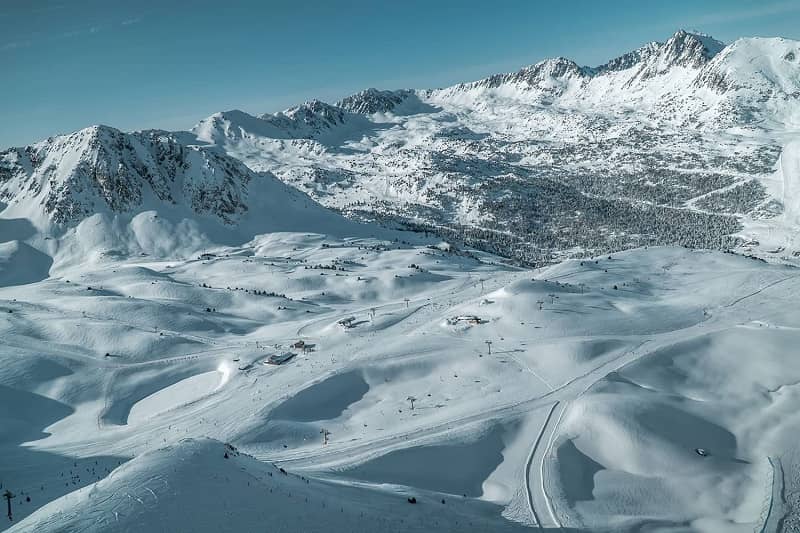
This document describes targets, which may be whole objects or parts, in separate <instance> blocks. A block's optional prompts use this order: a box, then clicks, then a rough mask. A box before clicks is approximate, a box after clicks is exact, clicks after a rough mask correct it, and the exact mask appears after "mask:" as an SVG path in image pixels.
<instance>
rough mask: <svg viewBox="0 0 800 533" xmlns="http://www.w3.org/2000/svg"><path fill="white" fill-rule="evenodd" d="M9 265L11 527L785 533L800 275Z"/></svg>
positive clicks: (304, 250)
mask: <svg viewBox="0 0 800 533" xmlns="http://www.w3.org/2000/svg"><path fill="white" fill-rule="evenodd" d="M3 250H4V253H5V256H4V259H5V261H4V263H3V269H2V271H0V280H2V285H3V286H2V288H0V311H1V312H0V336H1V337H2V343H0V394H2V402H0V405H1V406H2V407H0V409H2V411H0V413H1V414H2V416H0V418H2V421H3V425H2V433H1V434H0V435H2V438H1V440H0V453H2V457H3V461H2V462H1V463H0V465H1V466H0V478H2V483H3V487H2V488H3V490H6V489H9V490H10V491H11V492H12V493H13V494H15V496H16V497H15V498H13V499H12V507H13V518H14V520H13V522H12V521H8V520H3V521H0V524H2V525H3V527H4V528H5V527H9V526H10V527H11V529H10V530H9V531H15V532H21V531H48V532H49V531H65V532H66V531H267V530H268V531H481V532H485V531H527V530H530V529H531V528H533V529H536V528H540V529H553V530H563V531H642V530H647V531H708V532H711V531H742V532H744V531H747V532H750V531H776V530H778V529H780V528H782V530H783V531H792V530H794V529H793V528H795V527H797V524H798V522H797V516H798V515H797V512H798V509H797V505H798V499H799V498H800V497H799V496H798V494H800V492H798V490H800V476H798V475H797V472H798V462H797V461H798V448H797V446H798V441H797V438H796V437H797V435H798V415H797V405H800V404H799V403H798V401H800V388H798V386H797V384H798V383H800V360H798V358H797V352H796V347H797V346H798V342H799V341H800V316H799V315H798V313H797V312H796V305H797V304H796V302H797V298H798V295H800V271H798V270H797V269H796V268H793V267H789V266H781V265H770V264H767V263H765V262H763V261H760V260H754V259H750V258H746V257H742V256H738V255H734V254H725V253H720V252H710V251H692V250H687V249H683V248H649V249H637V250H631V251H627V252H622V253H616V254H612V255H608V256H603V257H597V258H593V259H584V260H571V261H566V262H564V263H562V264H558V265H556V266H552V267H548V268H544V269H540V270H535V271H534V270H525V269H520V268H516V267H513V266H509V265H507V264H505V263H504V262H503V261H502V260H501V259H500V258H497V257H495V256H491V255H487V254H481V253H478V252H470V251H468V250H457V249H455V248H453V247H450V246H445V245H437V243H436V242H435V241H430V242H429V243H427V244H425V243H417V244H408V243H404V242H403V241H401V240H395V239H388V240H386V239H380V238H375V239H372V238H357V239H346V238H338V237H337V238H334V237H330V236H326V235H323V234H319V233H270V234H264V235H259V236H257V237H256V238H254V239H253V240H252V241H250V242H248V243H247V244H244V245H241V246H219V247H217V248H209V249H207V250H206V251H205V253H204V254H202V255H201V254H197V255H196V256H193V257H183V258H174V259H172V258H168V257H166V258H165V257H158V258H157V257H153V256H149V255H142V254H137V255H131V256H125V257H120V256H117V255H114V254H105V255H102V256H101V257H96V258H95V259H94V260H92V261H87V262H85V263H84V264H83V265H80V262H79V261H72V260H63V257H62V260H63V264H64V265H66V266H64V267H60V266H59V264H58V263H57V264H56V265H55V266H53V267H52V273H51V275H48V274H47V268H46V267H45V268H43V269H39V270H40V272H39V274H38V276H39V278H40V279H39V280H38V281H34V280H32V279H31V278H32V276H36V275H37V266H36V264H35V261H31V260H30V258H29V257H27V255H29V254H30V253H32V252H25V247H24V246H19V245H16V246H12V245H10V244H9V245H4V247H3ZM17 254H22V255H23V257H22V258H19V257H17ZM23 260H24V262H23ZM343 319H345V320H343ZM298 341H303V344H304V346H303V347H302V348H301V347H298V346H299V345H297V343H298ZM294 345H297V346H294ZM293 346H294V347H293ZM290 351H291V352H294V353H295V354H296V355H295V356H294V357H293V358H291V359H289V360H288V361H286V362H284V363H283V364H278V365H270V364H265V362H266V360H267V359H268V358H269V356H270V355H273V354H280V353H284V352H290ZM490 352H491V353H490ZM412 399H413V400H412ZM412 404H413V408H412ZM411 501H414V502H415V503H411ZM3 503H5V502H3Z"/></svg>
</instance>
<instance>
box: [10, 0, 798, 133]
mask: <svg viewBox="0 0 800 533" xmlns="http://www.w3.org/2000/svg"><path fill="white" fill-rule="evenodd" d="M679 28H686V29H697V30H700V31H704V32H706V33H709V34H711V35H713V36H715V37H717V38H718V39H721V40H723V41H726V42H727V41H731V40H733V39H735V38H737V37H740V36H753V35H759V36H782V37H788V38H794V39H800V1H797V0H794V1H781V0H761V1H749V0H703V1H697V0H671V1H669V2H649V1H647V2H646V1H642V0H632V1H628V0H617V1H615V0H608V1H592V0H560V1H535V0H519V1H513V2H512V1H505V0H477V1H473V0H453V1H450V0H448V1H436V0H424V1H418V0H373V1H362V0H349V1H337V0H319V1H312V0H306V1H304V0H293V1H282V0H260V1H243V0H226V1H225V2H220V1H219V0H214V1H207V0H194V1H182V0H159V1H154V0H127V1H118V0H60V1H58V0H56V1H42V0H0V64H1V65H2V71H1V72H2V73H3V75H2V78H0V80H1V82H0V147H6V146H17V145H22V144H25V143H29V142H32V141H35V140H38V139H41V138H44V137H47V136H49V135H53V134H57V133H63V132H68V131H72V130H75V129H79V128H82V127H85V126H88V125H91V124H97V123H103V124H109V125H112V126H115V127H118V128H121V129H126V130H130V129H141V128H151V127H160V128H165V129H186V128H189V127H191V126H192V125H193V124H194V123H195V122H197V121H198V120H199V119H201V118H203V117H205V116H207V115H210V114H211V113H213V112H215V111H221V110H227V109H234V108H238V109H243V110H245V111H248V112H252V113H263V112H267V111H278V110H281V109H283V108H285V107H288V106H290V105H293V104H296V103H300V102H302V101H304V100H307V99H310V98H319V99H322V100H327V101H333V100H336V99H337V98H339V97H341V96H344V95H346V94H349V93H351V92H354V91H357V90H360V89H362V88H366V87H378V88H387V89H390V88H405V87H414V88H419V87H439V86H445V85H448V84H452V83H455V82H459V81H467V80H472V79H477V78H480V77H483V76H486V75H489V74H492V73H495V72H504V71H510V70H514V69H517V68H518V67H520V66H522V65H526V64H530V63H534V62H536V61H538V60H541V59H544V58H546V57H552V56H557V55H562V56H566V57H570V58H572V59H575V60H576V61H578V62H579V63H581V64H588V65H595V64H599V63H602V62H604V61H606V60H607V59H610V58H611V57H614V56H616V55H619V54H620V53H623V52H625V51H628V50H630V49H633V48H635V47H637V46H639V45H641V44H643V43H645V42H647V41H652V40H665V39H667V38H668V37H669V36H670V35H671V34H672V33H673V32H674V31H675V30H677V29H679Z"/></svg>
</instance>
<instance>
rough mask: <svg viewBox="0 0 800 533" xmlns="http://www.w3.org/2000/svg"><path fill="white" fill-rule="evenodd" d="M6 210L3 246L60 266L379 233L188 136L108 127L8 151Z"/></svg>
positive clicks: (3, 175) (1, 183)
mask: <svg viewBox="0 0 800 533" xmlns="http://www.w3.org/2000/svg"><path fill="white" fill-rule="evenodd" d="M0 207H1V208H2V209H0V212H1V213H2V218H0V229H3V235H2V239H0V240H2V241H9V242H16V241H25V242H24V243H21V244H15V245H14V246H16V247H19V246H22V249H27V248H26V247H27V246H34V248H36V249H38V250H40V251H44V252H45V253H46V254H48V255H50V256H52V257H54V258H56V262H57V263H58V262H62V261H66V262H68V263H70V262H74V261H76V260H78V261H80V260H84V259H85V258H86V257H94V256H97V255H98V254H101V255H107V254H109V253H112V254H118V253H131V254H137V253H146V254H153V255H158V256H165V255H170V254H175V253H181V254H184V255H191V254H193V253H195V252H196V251H197V250H199V249H204V248H206V247H208V246H213V245H214V244H217V245H220V244H233V243H243V242H247V241H249V240H250V239H252V238H253V237H254V236H255V235H258V234H261V233H266V232H274V231H313V232H321V233H329V234H338V235H343V234H344V235H364V234H368V233H370V234H375V233H376V229H375V228H366V227H360V226H359V225H358V224H355V223H353V222H350V221H348V220H346V219H344V218H343V217H342V216H341V215H338V214H335V213H332V212H330V211H329V210H327V209H325V208H323V207H322V206H320V205H319V204H317V203H316V202H314V201H313V200H311V199H310V198H308V196H306V195H305V194H303V193H301V192H299V191H297V190H295V189H294V188H292V187H290V186H288V185H286V184H284V183H283V182H281V181H280V180H278V179H277V178H276V177H275V176H274V175H272V174H271V173H269V172H261V173H256V172H254V171H253V170H251V169H249V168H248V167H247V166H246V165H244V164H243V163H242V162H240V161H239V160H237V159H235V158H233V157H230V156H228V155H227V154H225V153H224V152H222V151H221V150H219V149H218V148H216V147H214V146H208V145H203V144H202V143H198V142H197V140H196V139H195V138H194V136H191V135H189V134H186V133H169V132H165V131H158V130H148V131H141V132H133V133H123V132H121V131H119V130H116V129H114V128H111V127H108V126H94V127H90V128H86V129H83V130H80V131H77V132H75V133H71V134H68V135H61V136H57V137H52V138H49V139H47V140H45V141H42V142H40V143H37V144H35V145H32V146H27V147H25V148H12V149H10V150H6V151H4V152H0ZM15 249H16V248H15ZM15 253H16V252H15Z"/></svg>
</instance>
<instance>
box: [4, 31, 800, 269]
mask: <svg viewBox="0 0 800 533" xmlns="http://www.w3.org/2000/svg"><path fill="white" fill-rule="evenodd" d="M798 58H800V45H799V44H798V42H796V41H791V40H786V39H779V38H774V39H767V38H747V39H739V40H737V41H735V42H733V43H731V44H729V45H725V44H723V43H721V42H719V41H717V40H715V39H713V38H711V37H709V36H707V35H702V34H695V33H689V32H685V31H679V32H677V33H675V34H674V35H673V36H672V37H671V38H670V39H668V40H667V41H666V42H663V43H659V42H652V43H649V44H646V45H644V46H642V47H641V48H639V49H637V50H634V51H632V52H629V53H627V54H624V55H622V56H620V57H618V58H615V59H612V60H610V61H608V62H607V63H605V64H603V65H600V66H597V67H586V66H580V65H578V64H577V63H575V62H574V61H571V60H569V59H565V58H556V59H549V60H546V61H541V62H539V63H536V64H535V65H531V66H529V67H525V68H523V69H521V70H519V71H517V72H514V73H509V74H498V75H494V76H490V77H488V78H485V79H483V80H479V81H475V82H470V83H462V84H459V85H455V86H452V87H447V88H442V89H432V90H396V91H388V90H377V89H367V90H365V91H362V92H359V93H357V94H354V95H352V96H348V97H346V98H343V99H342V100H340V101H339V102H337V103H336V104H327V103H324V102H320V101H318V100H312V101H309V102H306V103H304V104H301V105H299V106H296V107H292V108H290V109H287V110H285V111H282V112H279V113H274V114H263V115H258V116H254V115H250V114H248V113H245V112H243V111H237V110H234V111H226V112H221V113H216V114H214V115H212V116H210V117H208V118H206V119H204V120H202V121H200V123H198V124H197V125H196V126H195V127H194V128H193V130H192V132H191V133H189V132H178V133H169V132H162V131H145V132H139V133H131V134H126V133H121V132H118V131H116V130H113V129H110V128H100V129H97V128H95V129H90V130H83V131H81V132H78V133H75V134H71V135H67V136H62V137H56V138H53V139H49V140H48V141H44V142H42V143H39V144H37V145H34V146H31V147H27V148H21V149H13V150H10V151H7V152H5V153H3V154H2V155H0V182H1V184H0V194H2V198H4V200H3V201H6V202H9V203H12V204H13V203H14V201H16V199H17V198H18V196H19V195H20V194H22V195H31V194H35V195H36V197H37V198H41V205H42V206H43V208H44V209H45V210H46V211H47V212H48V213H50V216H52V217H53V218H54V219H55V220H56V221H58V222H61V223H68V222H69V221H70V220H75V219H79V218H80V217H84V216H87V215H88V214H89V213H91V212H93V210H96V209H100V208H101V207H102V208H108V209H111V210H112V211H124V210H126V209H130V208H131V206H135V205H138V204H140V203H141V202H142V201H143V198H145V197H148V195H150V196H154V197H156V198H157V199H158V200H159V201H163V202H167V203H172V202H175V203H178V204H184V203H185V205H188V206H190V207H191V209H192V210H193V211H194V212H196V213H201V214H211V216H214V217H217V218H218V219H219V220H220V221H221V222H222V223H224V224H226V225H232V226H233V225H237V224H239V223H240V220H241V219H242V217H243V216H244V214H245V213H247V212H248V210H252V206H251V203H252V201H253V198H254V195H253V194H252V193H251V192H250V189H251V188H252V184H253V183H255V181H254V180H257V179H259V178H260V177H263V176H268V177H269V178H270V179H272V178H273V177H277V178H279V179H280V180H282V181H283V182H285V183H287V184H289V185H292V186H293V187H295V188H297V189H299V190H300V191H302V192H304V193H306V194H308V195H309V196H310V197H311V198H313V199H314V200H316V201H318V202H319V203H321V204H322V205H323V206H325V207H328V208H331V209H333V210H337V211H339V212H341V213H343V214H345V215H347V216H349V217H352V218H356V219H358V220H361V221H371V222H375V221H378V222H384V223H389V224H392V225H395V226H397V225H399V226H402V227H405V228H409V229H413V230H424V231H429V232H434V233H437V234H439V235H441V236H443V237H445V238H447V239H451V240H455V241H461V242H464V243H467V244H469V245H471V246H476V247H478V248H482V249H485V250H489V251H492V252H495V253H499V254H501V255H505V256H508V257H512V258H515V259H517V260H519V261H522V262H525V263H529V264H539V263H544V262H550V261H555V260H559V259H562V258H564V257H569V256H583V255H596V254H599V253H605V252H608V251H615V250H621V249H626V248H631V247H637V246H643V245H656V244H663V245H683V246H690V247H698V248H714V249H730V248H737V247H738V248H740V249H745V250H747V251H753V252H754V253H756V252H758V246H759V244H758V242H759V241H761V240H762V238H763V237H764V235H765V233H764V232H765V231H766V232H767V233H769V231H772V230H775V228H778V227H780V225H781V221H782V220H788V219H790V218H791V219H794V218H793V217H795V214H794V212H795V211H796V210H797V209H796V207H795V205H796V204H800V203H799V202H794V201H793V200H791V199H792V198H795V197H800V196H798V195H796V194H795V192H794V187H795V186H794V185H792V184H793V183H794V182H795V181H796V180H792V179H790V177H791V176H788V175H786V172H785V171H786V169H788V168H790V166H791V165H781V164H780V158H781V157H782V154H783V155H784V156H787V154H789V155H790V154H791V153H792V152H793V151H794V148H791V147H788V145H787V142H788V141H787V140H788V139H789V137H788V136H787V132H790V131H796V129H797V128H798V127H800V59H798ZM75 146H80V147H82V148H81V149H80V150H79V151H80V153H81V154H82V155H80V157H77V159H76V157H75V156H74V155H71V154H73V153H74V152H75V150H76V148H75ZM74 161H78V162H77V164H74V165H73V162H74ZM64 165H72V166H70V169H71V170H70V171H69V172H67V173H64V172H61V171H58V172H56V171H55V170H53V169H61V168H62V167H64ZM64 175H68V176H69V177H68V178H66V179H61V178H58V179H56V178H54V176H64ZM86 191H94V195H93V196H91V197H90V198H89V199H87V198H86V197H85V192H86ZM770 228H771V229H770ZM792 251H795V250H792ZM781 253H784V252H781Z"/></svg>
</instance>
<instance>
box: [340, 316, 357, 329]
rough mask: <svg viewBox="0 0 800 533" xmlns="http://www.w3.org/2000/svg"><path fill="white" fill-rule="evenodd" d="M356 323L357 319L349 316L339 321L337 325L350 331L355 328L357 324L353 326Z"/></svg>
mask: <svg viewBox="0 0 800 533" xmlns="http://www.w3.org/2000/svg"><path fill="white" fill-rule="evenodd" d="M355 321H356V317H354V316H349V317H347V318H343V319H341V320H338V321H337V322H336V323H337V324H338V325H339V327H340V328H342V329H350V328H352V327H354V326H355V324H353V323H354V322H355Z"/></svg>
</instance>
